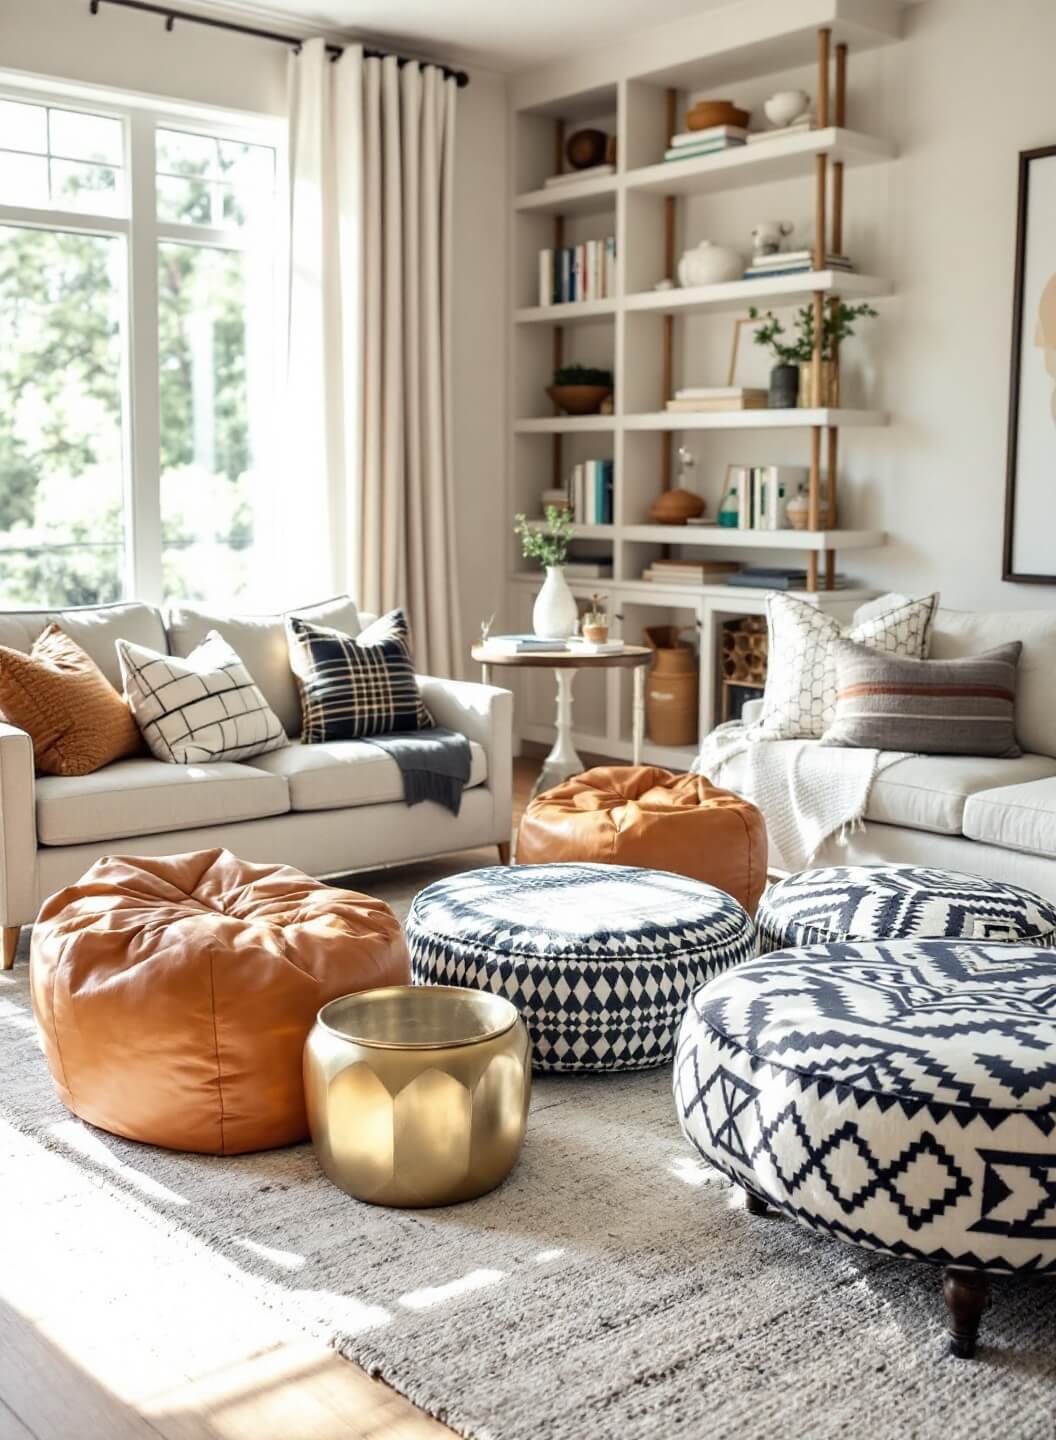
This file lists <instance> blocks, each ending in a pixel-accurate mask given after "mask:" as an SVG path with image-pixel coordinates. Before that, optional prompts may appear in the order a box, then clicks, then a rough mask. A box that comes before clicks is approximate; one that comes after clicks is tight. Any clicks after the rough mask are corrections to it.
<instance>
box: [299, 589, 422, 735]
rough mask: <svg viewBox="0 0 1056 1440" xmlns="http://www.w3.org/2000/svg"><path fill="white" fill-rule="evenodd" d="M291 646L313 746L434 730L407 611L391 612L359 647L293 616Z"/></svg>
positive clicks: (360, 638) (362, 638)
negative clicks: (418, 673) (418, 674)
mask: <svg viewBox="0 0 1056 1440" xmlns="http://www.w3.org/2000/svg"><path fill="white" fill-rule="evenodd" d="M286 638H287V641H288V644H289V650H290V668H291V669H292V670H293V673H294V675H295V676H296V677H297V685H298V689H299V690H300V692H301V717H302V721H303V727H304V728H303V733H302V735H301V739H302V741H303V742H304V743H305V744H306V745H319V744H322V743H323V742H324V741H327V740H360V739H366V738H368V737H369V736H371V735H391V734H393V733H394V732H396V731H401V730H404V731H405V730H425V729H428V728H429V727H430V726H432V725H435V723H436V722H435V721H434V719H433V717H432V716H431V715H430V714H429V711H428V710H427V709H426V708H425V706H424V705H423V704H422V699H421V696H420V695H419V694H418V685H417V682H416V680H415V678H414V664H413V662H412V660H411V649H410V638H411V631H410V626H409V625H408V624H407V617H406V615H404V613H403V611H402V610H390V611H389V613H388V614H387V615H382V616H381V617H380V618H379V619H377V620H375V621H374V623H373V624H372V625H368V626H367V628H366V629H365V630H363V631H361V632H360V634H359V635H357V636H356V638H355V639H354V640H353V639H352V637H351V636H350V635H343V634H342V633H341V632H340V630H327V629H325V628H324V627H323V626H322V625H311V624H309V622H308V621H307V620H302V619H301V618H300V617H299V616H297V615H287V617H286Z"/></svg>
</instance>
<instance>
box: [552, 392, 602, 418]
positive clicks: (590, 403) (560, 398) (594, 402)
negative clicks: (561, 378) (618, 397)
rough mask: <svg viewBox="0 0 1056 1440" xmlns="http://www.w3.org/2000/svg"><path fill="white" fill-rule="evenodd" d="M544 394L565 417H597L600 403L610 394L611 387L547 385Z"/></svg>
mask: <svg viewBox="0 0 1056 1440" xmlns="http://www.w3.org/2000/svg"><path fill="white" fill-rule="evenodd" d="M546 393H547V394H548V395H549V396H550V399H551V400H552V401H553V402H554V404H555V405H556V406H557V407H558V409H559V410H563V411H564V412H565V414H566V415H597V413H598V411H599V410H600V409H601V402H602V401H603V400H605V399H607V398H608V397H609V396H610V395H611V394H612V386H611V385H548V386H547V387H546Z"/></svg>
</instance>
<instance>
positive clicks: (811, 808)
mask: <svg viewBox="0 0 1056 1440" xmlns="http://www.w3.org/2000/svg"><path fill="white" fill-rule="evenodd" d="M741 756H743V761H742V762H741V764H740V765H738V767H737V772H738V773H737V783H736V786H735V787H731V788H736V790H737V792H738V794H740V795H743V796H744V797H745V798H746V799H747V800H751V801H752V803H753V804H754V805H757V806H758V807H759V809H760V810H761V811H762V812H763V815H764V817H765V818H766V828H767V831H768V832H769V836H770V844H771V848H772V849H773V850H776V851H777V852H778V853H777V854H771V857H770V860H771V864H772V865H773V866H775V868H780V869H784V870H802V869H804V868H805V867H806V866H808V865H809V864H810V863H811V861H812V860H813V859H814V856H815V855H816V854H817V852H818V850H820V848H821V846H822V845H824V843H825V841H826V840H828V839H829V838H830V837H831V836H833V835H835V836H836V837H837V839H838V840H839V841H840V842H841V843H843V842H845V841H846V838H847V836H848V835H850V834H852V833H853V832H854V831H855V830H856V829H859V828H860V827H861V826H862V824H863V823H864V816H865V811H866V806H867V805H868V804H869V792H870V790H871V789H872V786H873V781H874V780H875V779H876V777H877V775H879V774H880V772H881V771H882V770H886V769H887V767H888V766H889V765H893V764H894V763H895V762H896V761H897V760H904V759H905V758H906V757H905V756H904V755H903V754H901V753H899V752H897V751H891V750H851V749H844V748H843V747H840V746H828V745H819V744H818V742H817V741H816V740H764V739H762V738H760V737H759V736H758V734H756V733H755V727H754V726H750V725H748V726H746V725H744V724H742V722H741V721H739V720H731V721H730V722H729V723H728V724H726V725H720V726H719V727H718V728H717V729H716V730H713V731H712V732H711V734H710V735H708V736H706V737H705V739H704V743H703V745H702V746H701V749H700V754H699V755H698V756H697V758H696V760H695V761H694V762H693V769H694V770H695V771H696V772H697V773H699V774H701V775H705V776H707V778H708V779H709V780H711V781H712V782H713V784H715V785H723V784H725V783H726V782H725V781H724V779H723V775H724V773H725V772H726V771H727V769H728V767H729V765H730V762H731V761H732V760H734V759H736V758H738V757H741Z"/></svg>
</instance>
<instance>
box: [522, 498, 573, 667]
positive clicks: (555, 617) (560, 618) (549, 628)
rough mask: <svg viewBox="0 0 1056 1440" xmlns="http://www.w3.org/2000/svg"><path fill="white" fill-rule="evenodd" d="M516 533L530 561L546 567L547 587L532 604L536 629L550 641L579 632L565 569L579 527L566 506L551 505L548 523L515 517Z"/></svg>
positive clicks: (533, 623) (523, 516)
mask: <svg viewBox="0 0 1056 1440" xmlns="http://www.w3.org/2000/svg"><path fill="white" fill-rule="evenodd" d="M513 529H514V534H515V535H516V536H517V538H518V539H519V540H520V542H521V553H522V554H523V556H524V558H525V559H526V560H538V562H539V564H540V565H542V566H543V568H544V569H545V570H546V579H545V580H544V581H543V588H542V589H541V590H540V591H539V594H538V595H537V596H536V597H535V605H534V606H533V607H532V629H533V630H534V631H535V633H536V634H537V635H539V636H542V637H544V638H545V639H547V640H567V639H568V637H569V636H570V635H574V634H575V633H576V626H577V624H578V623H579V613H578V611H577V610H576V601H575V597H574V596H573V594H572V591H571V590H570V589H569V588H568V581H567V580H566V579H565V572H564V570H563V569H562V566H563V565H564V563H565V561H566V560H567V559H568V546H569V542H570V540H571V539H572V534H573V531H574V529H575V526H574V524H573V521H572V516H571V514H570V513H569V511H568V510H567V509H566V508H564V507H563V506H559V505H548V506H547V507H546V519H545V523H544V525H542V526H540V525H539V524H538V522H534V523H533V522H532V521H530V520H529V519H528V517H527V516H526V515H515V516H514V517H513Z"/></svg>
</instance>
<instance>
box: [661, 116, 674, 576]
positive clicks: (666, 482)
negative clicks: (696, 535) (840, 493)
mask: <svg viewBox="0 0 1056 1440" xmlns="http://www.w3.org/2000/svg"><path fill="white" fill-rule="evenodd" d="M677 106H678V91H677V90H667V91H665V93H664V125H665V127H666V129H667V143H668V144H669V145H670V144H671V137H672V135H674V133H675V125H676V124H677V123H678V121H677V115H678V109H677ZM664 273H665V274H666V275H667V277H668V279H673V278H674V273H675V197H674V196H673V195H665V197H664ZM660 345H661V366H662V370H661V381H660V383H661V387H662V389H663V392H664V393H663V397H662V402H661V403H662V404H663V405H665V406H666V404H667V402H668V401H669V400H670V399H672V398H673V396H672V392H673V390H674V384H675V317H674V315H665V316H664V321H663V333H662V336H661V341H660ZM671 444H672V436H671V432H670V431H669V430H665V431H664V434H663V438H662V439H661V441H660V471H661V474H662V475H663V488H664V489H665V490H670V489H671V485H672V478H671ZM665 553H666V552H665Z"/></svg>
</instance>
